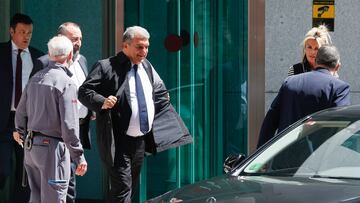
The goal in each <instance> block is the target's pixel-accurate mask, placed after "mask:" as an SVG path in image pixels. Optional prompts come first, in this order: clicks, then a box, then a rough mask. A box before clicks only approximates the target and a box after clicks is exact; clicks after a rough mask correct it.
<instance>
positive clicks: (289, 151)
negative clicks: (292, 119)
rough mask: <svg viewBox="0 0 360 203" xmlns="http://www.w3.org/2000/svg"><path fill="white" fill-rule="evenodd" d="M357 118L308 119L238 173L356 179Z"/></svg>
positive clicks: (359, 157) (359, 158) (359, 160)
mask: <svg viewBox="0 0 360 203" xmlns="http://www.w3.org/2000/svg"><path fill="white" fill-rule="evenodd" d="M359 171H360V120H357V121H344V120H342V121H334V120H331V121H326V120H308V121H306V122H305V123H302V124H301V125H299V126H297V127H295V128H294V129H293V130H291V131H290V132H288V133H287V134H286V135H284V136H282V137H280V138H279V139H278V140H276V141H275V142H274V143H273V144H271V145H270V146H269V147H267V148H266V149H265V150H264V151H262V152H261V154H260V155H259V156H257V157H256V158H255V159H253V160H252V161H251V162H250V163H249V164H248V165H247V166H246V167H245V168H244V170H243V172H242V174H240V175H268V176H294V177H304V176H305V177H314V178H343V179H360V173H359Z"/></svg>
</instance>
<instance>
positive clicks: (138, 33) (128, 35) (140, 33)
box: [123, 26, 150, 43]
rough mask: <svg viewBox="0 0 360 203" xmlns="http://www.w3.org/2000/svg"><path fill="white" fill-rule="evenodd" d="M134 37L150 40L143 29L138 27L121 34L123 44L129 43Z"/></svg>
mask: <svg viewBox="0 0 360 203" xmlns="http://www.w3.org/2000/svg"><path fill="white" fill-rule="evenodd" d="M135 37H140V38H143V39H150V34H149V32H148V31H147V30H146V29H145V28H143V27H140V26H132V27H128V28H126V30H125V32H124V34H123V42H128V43H130V42H131V41H132V40H133V39H134V38H135Z"/></svg>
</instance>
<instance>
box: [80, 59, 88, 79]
mask: <svg viewBox="0 0 360 203" xmlns="http://www.w3.org/2000/svg"><path fill="white" fill-rule="evenodd" d="M79 64H80V67H81V69H82V70H83V72H84V74H85V76H87V75H88V70H87V65H86V61H85V58H84V56H83V55H80V58H79Z"/></svg>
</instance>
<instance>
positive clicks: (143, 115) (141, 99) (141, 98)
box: [133, 64, 149, 134]
mask: <svg viewBox="0 0 360 203" xmlns="http://www.w3.org/2000/svg"><path fill="white" fill-rule="evenodd" d="M133 68H134V70H135V86H136V96H137V100H138V108H139V117H140V131H141V132H142V133H144V134H145V133H147V132H148V131H149V122H148V113H147V107H146V101H145V95H144V90H143V87H142V83H141V79H140V76H139V74H138V72H137V69H138V65H136V64H135V65H134V66H133Z"/></svg>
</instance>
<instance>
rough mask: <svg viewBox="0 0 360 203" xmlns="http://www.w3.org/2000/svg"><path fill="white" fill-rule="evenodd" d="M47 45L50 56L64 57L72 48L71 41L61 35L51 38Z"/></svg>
mask: <svg viewBox="0 0 360 203" xmlns="http://www.w3.org/2000/svg"><path fill="white" fill-rule="evenodd" d="M47 46H48V50H49V56H50V58H58V59H65V58H66V57H67V56H69V54H70V52H71V51H72V50H73V45H72V43H71V41H70V40H69V39H68V38H67V37H65V36H63V35H60V36H55V37H53V38H51V39H50V40H49V42H48V44H47Z"/></svg>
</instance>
